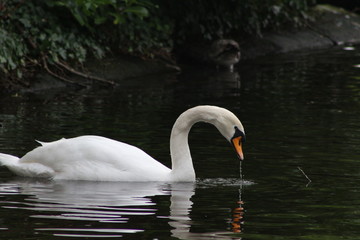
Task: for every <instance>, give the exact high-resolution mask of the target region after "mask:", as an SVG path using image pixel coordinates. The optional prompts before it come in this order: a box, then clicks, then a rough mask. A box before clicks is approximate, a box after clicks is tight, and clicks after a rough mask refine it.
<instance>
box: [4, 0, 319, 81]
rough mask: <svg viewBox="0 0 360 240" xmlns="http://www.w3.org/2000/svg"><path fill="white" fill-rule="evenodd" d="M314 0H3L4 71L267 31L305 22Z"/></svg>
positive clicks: (147, 52)
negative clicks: (110, 53)
mask: <svg viewBox="0 0 360 240" xmlns="http://www.w3.org/2000/svg"><path fill="white" fill-rule="evenodd" d="M314 1H315V0H268V1H262V0H240V1H239V0H227V1H218V0H188V1H170V0H63V1H60V0H56V1H51V0H37V1H26V0H7V1H1V2H0V74H1V73H2V74H1V75H2V76H3V77H4V76H5V78H6V77H7V78H8V77H9V76H12V77H14V76H15V78H21V76H22V73H24V72H25V73H26V72H29V71H27V70H28V69H30V68H31V67H39V68H43V69H47V70H49V67H50V68H51V67H52V66H57V64H60V63H61V64H66V65H74V64H78V63H82V62H84V61H85V60H86V59H87V58H88V57H89V56H94V57H97V58H101V57H103V56H104V55H105V54H106V53H109V52H116V51H119V52H122V53H131V54H137V55H141V56H147V57H149V56H153V55H154V54H164V52H165V54H166V51H167V50H168V49H171V48H172V47H173V45H174V43H176V44H177V45H181V44H184V43H185V42H187V41H198V40H200V41H203V40H212V39H214V38H218V37H229V36H234V37H235V38H238V36H242V35H244V34H247V35H257V36H261V33H262V32H263V31H264V30H266V29H278V28H280V27H283V26H291V27H297V26H301V25H302V24H303V23H304V21H305V20H307V19H308V18H309V16H308V9H309V5H311V4H314ZM164 49H165V50H166V51H164ZM57 67H59V66H57Z"/></svg>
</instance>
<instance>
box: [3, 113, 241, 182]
mask: <svg viewBox="0 0 360 240" xmlns="http://www.w3.org/2000/svg"><path fill="white" fill-rule="evenodd" d="M200 121H201V122H207V123H211V124H213V125H215V127H216V128H217V129H218V130H219V131H220V133H221V134H222V135H223V136H224V137H225V138H226V139H227V140H228V141H229V142H230V143H231V144H232V145H233V147H234V148H235V151H236V153H237V155H238V157H239V158H240V160H243V158H244V156H243V152H242V143H243V142H244V141H245V132H244V128H243V126H242V124H241V122H240V121H239V119H238V118H237V117H236V116H235V115H234V114H233V113H232V112H230V111H228V110H226V109H224V108H220V107H215V106H197V107H194V108H191V109H189V110H187V111H185V112H184V113H182V114H181V115H180V116H179V117H178V119H177V120H176V122H175V124H174V126H173V128H172V131H171V136H170V153H171V160H172V169H169V168H168V167H166V166H164V165H163V164H161V163H160V162H158V161H156V160H155V159H153V158H152V157H150V156H149V155H148V154H146V153H145V152H144V151H142V150H141V149H139V148H137V147H134V146H131V145H128V144H126V143H122V142H118V141H115V140H112V139H109V138H105V137H100V136H80V137H75V138H69V139H64V138H63V139H60V140H58V141H54V142H48V143H43V142H40V144H41V145H42V146H40V147H37V148H35V149H34V150H32V151H30V152H28V153H27V154H25V156H23V157H22V158H18V157H15V156H12V155H8V154H3V153H0V165H5V166H6V167H7V168H9V169H10V170H11V171H12V172H14V173H15V174H17V175H20V176H25V177H45V178H52V179H54V180H58V179H65V180H90V181H133V182H135V181H140V182H143V181H170V182H194V181H195V171H194V167H193V163H192V159H191V155H190V150H189V145H188V134H189V131H190V128H191V127H192V125H194V124H195V123H196V122H200Z"/></svg>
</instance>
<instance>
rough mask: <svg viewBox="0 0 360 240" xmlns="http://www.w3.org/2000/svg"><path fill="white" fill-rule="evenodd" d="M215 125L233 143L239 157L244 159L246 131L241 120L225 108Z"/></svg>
mask: <svg viewBox="0 0 360 240" xmlns="http://www.w3.org/2000/svg"><path fill="white" fill-rule="evenodd" d="M214 125H215V126H216V127H217V129H218V130H219V131H220V133H221V134H222V135H223V136H224V137H225V138H226V139H227V140H228V141H229V142H230V143H231V145H232V146H233V148H234V150H235V152H236V155H237V156H238V158H239V159H240V160H244V153H243V144H244V142H245V131H244V127H243V125H242V124H241V122H240V120H239V119H238V118H237V117H236V116H235V115H234V114H233V113H232V112H230V111H228V110H226V109H224V112H223V113H222V114H221V116H220V117H219V118H218V119H217V121H216V122H215V123H214Z"/></svg>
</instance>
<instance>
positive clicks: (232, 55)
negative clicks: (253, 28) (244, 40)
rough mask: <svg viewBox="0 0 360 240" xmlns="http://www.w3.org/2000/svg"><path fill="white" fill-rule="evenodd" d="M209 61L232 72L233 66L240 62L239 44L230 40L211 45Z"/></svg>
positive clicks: (222, 40)
mask: <svg viewBox="0 0 360 240" xmlns="http://www.w3.org/2000/svg"><path fill="white" fill-rule="evenodd" d="M208 57H209V60H210V61H211V62H213V63H215V64H216V66H217V67H219V66H222V67H225V68H228V69H229V70H230V71H233V69H234V64H236V63H238V62H239V61H240V47H239V44H238V43H237V42H236V41H234V40H232V39H219V40H216V41H214V42H213V43H212V44H211V47H210V49H209V53H208Z"/></svg>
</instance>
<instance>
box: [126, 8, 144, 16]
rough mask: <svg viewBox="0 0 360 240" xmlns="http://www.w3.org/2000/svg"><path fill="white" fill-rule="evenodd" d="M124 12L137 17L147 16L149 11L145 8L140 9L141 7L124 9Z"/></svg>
mask: <svg viewBox="0 0 360 240" xmlns="http://www.w3.org/2000/svg"><path fill="white" fill-rule="evenodd" d="M124 12H128V13H134V14H136V15H137V16H139V17H147V16H149V11H148V10H147V9H146V8H144V7H141V6H134V7H128V8H126V9H125V11H124Z"/></svg>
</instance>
